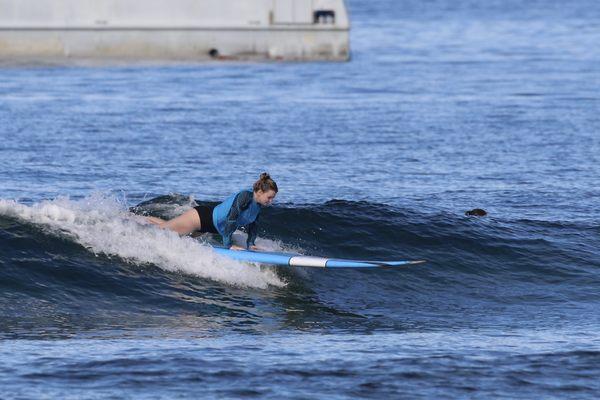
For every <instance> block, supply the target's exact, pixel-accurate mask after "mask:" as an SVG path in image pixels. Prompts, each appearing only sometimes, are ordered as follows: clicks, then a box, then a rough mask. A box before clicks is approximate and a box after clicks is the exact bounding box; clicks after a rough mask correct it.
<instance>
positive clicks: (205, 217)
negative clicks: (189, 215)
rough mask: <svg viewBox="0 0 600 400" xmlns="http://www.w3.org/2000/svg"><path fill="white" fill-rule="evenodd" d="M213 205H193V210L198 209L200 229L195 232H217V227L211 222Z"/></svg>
mask: <svg viewBox="0 0 600 400" xmlns="http://www.w3.org/2000/svg"><path fill="white" fill-rule="evenodd" d="M214 209H215V206H197V207H194V210H196V211H198V216H199V217H200V230H198V231H197V232H201V233H205V232H208V233H219V232H218V231H217V228H215V224H213V210H214Z"/></svg>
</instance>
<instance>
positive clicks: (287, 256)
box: [213, 247, 425, 268]
mask: <svg viewBox="0 0 600 400" xmlns="http://www.w3.org/2000/svg"><path fill="white" fill-rule="evenodd" d="M213 249H214V250H215V252H217V253H218V254H221V255H223V256H225V257H229V258H232V259H234V260H237V261H244V262H254V263H260V264H269V265H279V266H285V267H316V268H386V267H388V268H390V267H402V266H406V265H414V264H422V263H424V262H425V261H424V260H419V261H403V260H402V261H379V260H347V259H341V258H327V257H314V256H305V255H302V254H295V253H277V252H267V251H251V250H230V249H226V248H223V247H213Z"/></svg>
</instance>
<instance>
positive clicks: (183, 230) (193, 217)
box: [151, 208, 201, 236]
mask: <svg viewBox="0 0 600 400" xmlns="http://www.w3.org/2000/svg"><path fill="white" fill-rule="evenodd" d="M158 219H160V218H158ZM151 222H152V221H151ZM158 226H160V227H161V228H164V229H170V230H172V231H175V232H177V233H179V234H180V235H181V236H184V235H187V234H189V233H192V232H193V231H195V230H198V229H200V226H201V224H200V216H199V215H198V211H196V210H195V209H193V208H192V209H191V210H187V211H186V212H184V213H183V214H181V215H180V216H179V217H175V218H173V219H170V220H168V221H164V220H163V222H160V223H159V224H158Z"/></svg>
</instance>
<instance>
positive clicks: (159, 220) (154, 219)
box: [146, 217, 167, 225]
mask: <svg viewBox="0 0 600 400" xmlns="http://www.w3.org/2000/svg"><path fill="white" fill-rule="evenodd" d="M146 220H148V222H150V223H151V224H154V225H160V224H163V223H165V222H167V221H165V220H164V219H162V218H158V217H146Z"/></svg>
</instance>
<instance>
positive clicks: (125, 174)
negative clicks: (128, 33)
mask: <svg viewBox="0 0 600 400" xmlns="http://www.w3.org/2000/svg"><path fill="white" fill-rule="evenodd" d="M347 5H348V8H349V12H350V17H351V21H352V31H351V49H352V60H351V61H350V62H348V63H236V62H225V63H222V62H210V63H203V64H183V65H163V66H160V65H133V66H112V67H109V66H104V67H99V66H96V67H93V66H91V67H90V66H88V67H77V66H69V67H65V66H44V65H37V66H31V67H23V66H22V67H3V68H2V69H0V398H2V399H3V400H5V399H121V398H140V399H175V398H182V399H196V398H207V399H210V398H215V399H216V398H219V399H221V398H265V399H281V398H291V399H313V398H323V399H349V398H369V399H387V398H403V399H437V398H444V399H475V398H494V399H532V398H539V399H597V398H598V397H600V379H599V377H600V215H599V210H600V207H599V205H600V90H599V89H600V3H598V2H597V1H591V0H590V1H573V2H558V1H550V0H547V1H514V0H510V1H499V0H498V1H458V2H457V1H451V0H432V1H420V0H408V1H394V0H379V1H377V0H371V1H358V0H350V1H348V2H347ZM263 171H268V172H270V173H271V175H272V177H273V178H274V179H275V180H276V181H277V183H278V185H279V188H280V191H279V194H278V196H277V198H276V202H275V204H274V206H273V207H270V208H268V209H266V210H264V212H263V215H262V222H261V227H260V230H259V240H258V244H259V245H261V246H263V247H264V248H267V249H272V250H283V251H295V252H300V253H303V254H309V255H323V256H332V257H344V258H356V259H365V258H375V259H390V260H393V259H426V260H427V261H428V262H427V263H426V264H424V265H418V266H413V267H408V268H399V269H394V270H389V269H386V270H323V269H310V268H295V269H289V268H274V267H268V266H259V265H253V264H252V265H250V264H243V263H238V262H233V261H228V260H226V259H224V258H221V257H218V256H217V255H215V253H214V252H213V251H212V250H211V248H210V247H209V246H208V245H207V242H208V241H210V240H213V239H214V238H210V237H203V236H201V237H199V238H191V237H185V238H179V237H178V236H177V235H175V234H173V233H170V232H166V231H162V230H159V229H157V228H155V227H153V226H151V225H149V224H147V223H145V220H144V218H143V217H141V216H139V215H134V214H132V213H130V212H129V210H130V208H131V207H133V206H135V205H136V204H139V203H142V202H146V203H145V206H144V207H146V208H145V211H146V212H148V213H150V214H152V215H156V216H161V217H164V218H169V217H172V216H175V215H178V214H179V213H181V212H183V211H185V210H187V209H188V208H189V207H191V206H193V205H195V204H204V203H214V202H218V201H220V200H222V199H224V198H225V197H226V196H228V195H230V194H231V193H234V192H236V191H238V190H240V189H243V188H248V187H250V186H251V185H252V183H253V182H254V181H255V180H256V179H257V178H258V176H259V174H260V173H261V172H263ZM473 208H482V209H484V210H486V211H487V213H488V215H487V216H484V217H473V216H466V215H465V212H466V211H468V210H471V209H473ZM238 238H239V239H240V240H243V234H240V235H239V237H238Z"/></svg>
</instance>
